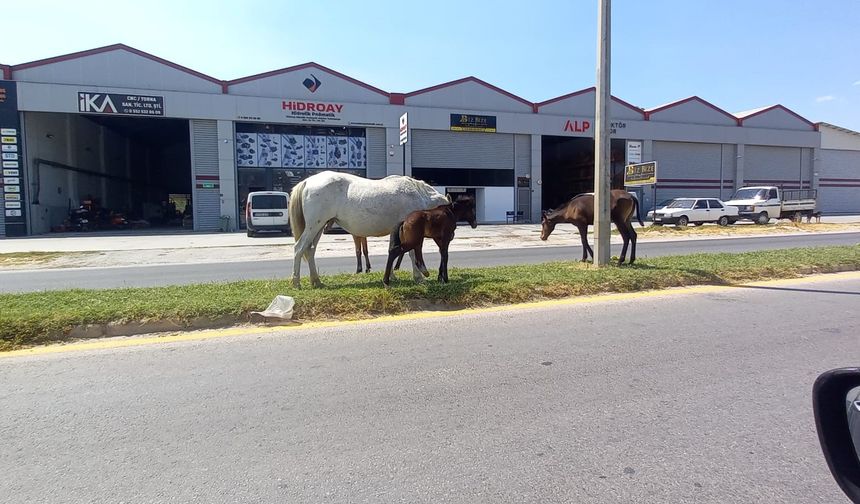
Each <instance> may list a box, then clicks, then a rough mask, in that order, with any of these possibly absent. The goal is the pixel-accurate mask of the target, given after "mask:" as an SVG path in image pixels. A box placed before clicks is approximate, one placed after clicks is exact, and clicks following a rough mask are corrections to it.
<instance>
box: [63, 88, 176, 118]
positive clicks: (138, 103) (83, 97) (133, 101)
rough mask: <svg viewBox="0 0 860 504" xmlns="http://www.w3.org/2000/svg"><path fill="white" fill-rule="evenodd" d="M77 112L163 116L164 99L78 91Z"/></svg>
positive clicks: (161, 97)
mask: <svg viewBox="0 0 860 504" xmlns="http://www.w3.org/2000/svg"><path fill="white" fill-rule="evenodd" d="M78 112H83V113H85V114H123V115H137V116H163V115H164V97H163V96H144V95H130V94H118V93H89V92H84V91H79V92H78Z"/></svg>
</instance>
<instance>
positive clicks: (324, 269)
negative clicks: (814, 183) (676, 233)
mask: <svg viewBox="0 0 860 504" xmlns="http://www.w3.org/2000/svg"><path fill="white" fill-rule="evenodd" d="M857 243H860V233H840V234H816V235H809V236H773V237H764V238H732V239H718V240H714V239H711V240H688V241H672V242H650V243H649V242H642V243H640V244H639V247H638V255H639V257H656V256H664V255H677V254H690V253H696V252H746V251H750V250H764V249H775V248H790V247H813V246H821V245H854V244H857ZM434 248H435V246H433V245H432V244H431V246H428V247H426V248H425V250H426V251H427V252H426V253H425V257H426V258H427V261H428V264H429V265H430V267H431V268H436V267H438V264H439V254H438V252H431V251H433V250H434ZM612 250H613V253H614V254H618V253H620V245H619V246H617V247H616V246H614V245H613V249H612ZM581 256H582V248H581V247H579V246H570V247H535V248H519V249H504V250H499V249H496V250H484V251H474V252H455V253H452V254H451V259H450V261H451V263H450V264H451V267H475V266H498V265H510V264H534V263H542V262H547V261H555V260H559V259H569V258H573V259H575V260H578V259H579V258H580V257H581ZM292 264H293V261H292V258H285V259H284V260H281V261H247V262H229V263H205V264H182V265H178V264H177V265H153V266H133V267H119V268H74V269H71V268H70V269H50V270H48V269H45V270H32V271H15V270H11V271H5V272H0V292H32V291H41V290H55V289H71V288H81V289H105V288H112V287H152V286H164V285H182V284H192V283H204V282H224V281H236V280H251V279H269V278H290V277H291V276H292V271H293V268H292ZM371 264H372V265H373V266H374V268H375V269H376V270H377V271H380V270H384V268H385V258H384V257H382V256H372V257H371ZM317 265H318V267H319V269H320V273H321V274H332V273H349V272H353V271H355V259H354V258H353V257H329V258H319V259H317ZM302 270H303V275H304V276H307V265H306V264H303V265H302Z"/></svg>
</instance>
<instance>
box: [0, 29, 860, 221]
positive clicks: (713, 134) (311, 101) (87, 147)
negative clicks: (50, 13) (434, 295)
mask: <svg viewBox="0 0 860 504" xmlns="http://www.w3.org/2000/svg"><path fill="white" fill-rule="evenodd" d="M2 71H3V81H2V82H0V88H2V89H3V93H2V94H0V100H2V101H0V126H2V128H3V192H2V193H0V194H2V195H3V206H4V212H3V214H2V216H0V235H6V236H20V235H28V234H43V233H48V232H51V231H52V230H53V231H58V230H65V229H66V224H67V223H68V219H69V215H70V211H72V210H74V209H75V208H77V207H78V206H79V205H80V204H81V202H82V201H85V202H90V201H93V200H96V201H98V202H99V206H101V207H103V208H106V209H111V210H112V211H116V212H122V213H124V214H126V215H129V216H131V218H132V220H134V221H139V222H146V223H148V224H151V225H153V226H156V225H160V226H166V227H167V226H170V225H179V224H180V223H182V224H184V225H186V226H190V227H192V228H193V229H194V230H199V231H211V230H217V229H219V228H220V227H221V225H222V223H223V217H229V218H230V222H231V223H232V226H233V227H234V228H235V227H241V226H242V225H243V223H244V221H243V219H244V212H243V205H244V198H245V196H246V195H247V194H248V192H249V191H254V190H287V191H288V190H290V189H291V188H292V187H293V186H294V185H295V184H296V183H297V182H298V181H299V180H301V179H303V178H305V177H307V176H310V175H313V174H314V173H318V172H319V171H322V170H337V171H343V172H347V173H354V174H356V175H360V176H365V177H369V178H382V177H385V176H388V175H394V174H404V173H405V174H406V175H411V176H414V177H416V178H421V179H423V180H425V181H427V182H429V183H431V184H432V185H434V186H435V187H437V188H439V189H440V190H441V191H446V192H448V193H454V194H456V193H462V192H467V193H471V194H473V195H474V196H475V197H476V200H477V204H478V220H479V221H480V222H484V223H489V222H506V221H509V220H511V217H515V216H519V220H521V221H526V222H529V221H532V222H533V221H536V220H537V219H538V218H539V216H540V211H541V210H542V209H546V208H551V207H554V206H557V205H559V204H561V203H562V202H564V201H565V200H566V199H567V198H570V197H571V196H573V195H574V194H577V193H579V192H587V191H590V190H591V188H592V186H593V172H594V170H593V159H594V155H593V140H592V139H593V126H592V125H593V122H594V119H593V116H594V100H595V91H594V89H593V88H589V89H584V90H581V91H577V92H575V93H571V94H568V95H565V96H561V97H558V98H555V99H552V100H548V101H545V102H540V103H533V102H530V101H528V100H525V99H523V98H520V97H518V96H515V95H513V94H511V93H508V92H506V91H504V90H502V89H499V88H497V87H495V86H493V85H491V84H489V83H486V82H484V81H481V80H480V79H477V78H474V77H468V78H464V79H460V80H457V81H453V82H448V83H444V84H440V85H438V86H433V87H430V88H426V89H421V90H418V91H413V92H410V93H390V92H387V91H383V90H381V89H379V88H376V87H374V86H371V85H369V84H366V83H363V82H360V81H358V80H356V79H353V78H351V77H348V76H346V75H343V74H341V73H339V72H336V71H334V70H331V69H328V68H326V67H323V66H321V65H318V64H315V63H308V64H304V65H299V66H295V67H290V68H285V69H281V70H275V71H272V72H267V73H264V74H259V75H254V76H249V77H245V78H242V79H236V80H232V81H224V80H219V79H216V78H214V77H210V76H207V75H204V74H201V73H199V72H196V71H194V70H191V69H188V68H185V67H181V66H179V65H176V64H174V63H171V62H169V61H166V60H163V59H160V58H158V57H156V56H152V55H150V54H146V53H143V52H141V51H138V50H136V49H133V48H130V47H127V46H124V45H114V46H108V47H104V48H100V49H94V50H91V51H84V52H80V53H75V54H70V55H65V56H60V57H56V58H50V59H46V60H40V61H35V62H31V63H25V64H20V65H13V66H2ZM403 113H407V114H408V123H409V141H408V143H407V144H406V148H405V149H402V148H401V147H400V145H399V118H400V116H401V115H402V114H403ZM610 114H611V117H612V125H611V130H612V173H613V185H614V186H619V187H620V186H621V185H623V181H622V174H623V168H624V166H625V165H626V164H628V163H629V162H631V161H636V160H641V161H651V160H656V161H657V162H658V183H657V185H656V186H651V187H646V188H642V189H638V191H639V196H640V199H641V201H642V202H643V203H644V206H646V207H650V206H651V205H653V204H655V203H656V201H659V200H663V199H667V198H671V197H676V196H682V195H684V196H714V197H722V198H728V197H729V196H730V195H731V193H732V192H733V191H734V189H735V188H737V187H741V186H744V185H751V184H768V185H781V186H784V187H786V188H793V187H797V188H801V187H802V188H807V187H809V188H817V189H820V192H821V195H820V198H819V201H820V206H821V208H822V209H823V210H824V211H825V212H860V198H858V197H857V196H858V195H860V166H858V155H855V154H858V152H860V149H858V148H857V142H856V138H860V136H858V135H857V134H856V133H853V132H849V131H847V130H841V129H839V128H835V127H831V126H830V125H827V126H823V127H822V128H823V129H822V128H819V125H816V124H813V123H811V122H810V121H808V120H806V119H804V118H802V117H800V116H798V115H797V114H795V113H793V112H792V111H790V110H788V109H787V108H785V107H783V106H780V105H775V106H771V107H766V108H762V109H758V110H754V111H748V112H744V113H738V114H732V113H729V112H726V111H724V110H722V109H720V108H718V107H717V106H715V105H713V104H710V103H708V102H707V101H705V100H702V99H701V98H698V97H691V98H687V99H684V100H680V101H677V102H674V103H671V104H668V105H665V106H662V107H657V108H653V109H647V110H646V109H642V108H639V107H636V106H634V105H631V104H629V103H627V102H625V101H623V100H621V99H618V98H615V97H613V99H612V103H611V110H610ZM820 129H821V130H822V131H819V130H820ZM831 130H833V131H831ZM830 137H832V138H833V139H834V140H825V139H827V138H830ZM837 137H839V138H842V137H845V138H846V139H847V140H846V139H843V140H837ZM840 142H842V143H840ZM846 145H847V147H846ZM404 157H405V162H404ZM183 216H185V217H187V218H182V217H183Z"/></svg>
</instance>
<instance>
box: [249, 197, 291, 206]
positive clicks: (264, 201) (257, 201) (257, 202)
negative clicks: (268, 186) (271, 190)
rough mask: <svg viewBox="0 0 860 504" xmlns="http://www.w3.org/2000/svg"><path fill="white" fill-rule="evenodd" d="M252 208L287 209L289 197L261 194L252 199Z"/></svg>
mask: <svg viewBox="0 0 860 504" xmlns="http://www.w3.org/2000/svg"><path fill="white" fill-rule="evenodd" d="M251 208H287V197H286V196H281V195H279V194H261V195H259V196H254V197H253V198H251Z"/></svg>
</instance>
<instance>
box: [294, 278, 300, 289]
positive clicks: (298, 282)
mask: <svg viewBox="0 0 860 504" xmlns="http://www.w3.org/2000/svg"><path fill="white" fill-rule="evenodd" d="M293 287H295V288H296V289H301V288H302V281H301V280H299V279H298V278H293Z"/></svg>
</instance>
